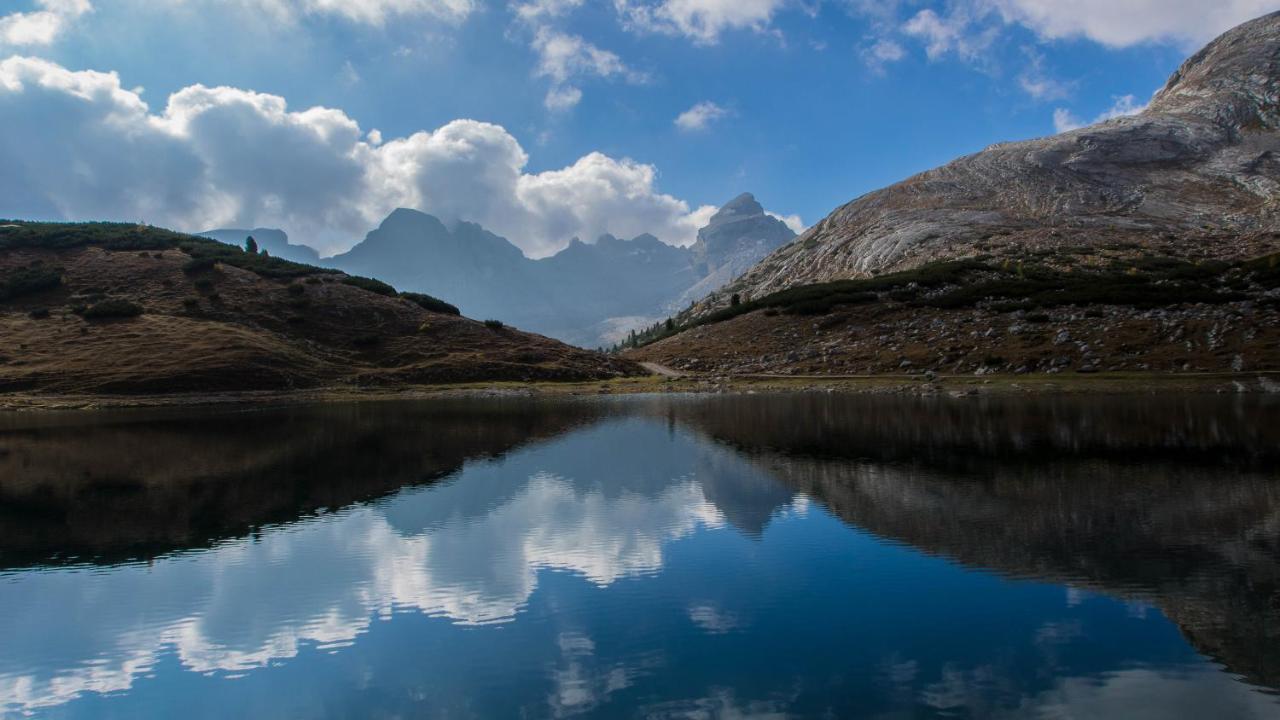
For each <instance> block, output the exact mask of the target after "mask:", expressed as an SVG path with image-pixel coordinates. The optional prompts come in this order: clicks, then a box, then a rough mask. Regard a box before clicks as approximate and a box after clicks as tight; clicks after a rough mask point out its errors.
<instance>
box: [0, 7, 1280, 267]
mask: <svg viewBox="0 0 1280 720" xmlns="http://www.w3.org/2000/svg"><path fill="white" fill-rule="evenodd" d="M1273 10H1280V0H1214V1H1213V2H1206V1H1205V0H595V1H591V0H520V1H518V2H505V3H504V2H497V1H496V0H4V1H3V2H0V128H3V131H2V132H0V168H2V169H3V170H2V172H0V217H9V218H22V219H40V220H119V221H127V222H146V223H150V224H154V225H160V226H164V227H171V228H174V229H178V230H184V231H199V230H205V229H210V228H214V227H279V228H282V229H284V230H285V231H287V232H288V233H289V234H290V238H291V240H293V241H294V242H303V243H306V244H310V245H313V246H314V247H317V248H318V249H320V250H321V251H322V253H324V254H331V253H334V252H339V251H341V250H343V249H345V248H347V247H350V246H351V245H353V244H354V243H356V242H358V241H359V240H360V239H361V238H363V237H364V235H365V233H367V232H368V231H369V230H371V229H372V228H374V227H376V226H377V224H378V223H379V222H380V221H381V219H382V218H383V217H385V216H386V215H387V214H388V213H389V212H390V211H391V210H393V209H395V208H396V207H412V208H416V209H420V210H423V211H426V212H430V213H433V214H436V215H438V216H439V217H441V219H443V220H445V221H446V222H452V221H456V220H469V221H473V222H479V223H480V224H482V225H484V226H485V227H486V228H488V229H490V230H492V231H494V232H496V233H498V234H500V235H503V236H504V237H507V238H508V239H510V240H511V241H512V242H514V243H515V244H516V245H518V246H519V247H520V248H521V249H522V250H524V251H525V253H526V254H528V255H530V256H532V257H542V256H545V255H548V254H550V253H553V252H555V251H557V250H558V249H560V248H562V247H564V246H565V245H566V244H568V242H569V240H570V239H571V238H573V237H581V238H583V239H585V240H591V239H593V238H595V237H597V236H599V235H600V234H603V233H606V232H608V233H612V234H614V235H617V236H620V237H633V236H635V235H639V234H641V233H646V232H649V233H653V234H654V235H656V236H657V237H659V238H660V239H662V240H664V241H666V242H669V243H672V244H678V245H683V244H688V243H690V242H692V241H693V240H694V239H695V237H696V234H697V230H698V228H699V227H701V226H702V225H704V224H705V223H706V221H707V220H708V219H709V218H710V215H711V214H712V213H713V212H714V209H715V207H716V206H717V205H719V204H722V203H724V202H726V201H727V200H729V199H731V198H732V197H734V196H735V195H737V194H738V193H740V192H744V191H749V192H752V193H754V194H755V195H756V197H757V198H758V199H759V200H760V202H761V203H762V204H763V205H764V206H765V207H766V208H767V209H768V210H769V211H770V212H771V213H773V214H775V215H777V216H778V217H781V218H783V219H785V220H786V221H787V222H788V223H789V224H791V225H792V226H793V227H794V228H795V229H797V230H799V229H802V228H803V227H804V226H806V225H809V224H812V223H814V222H816V221H818V220H820V219H821V218H822V217H824V216H825V215H827V214H828V213H829V212H830V211H832V210H833V209H835V208H837V207H839V206H840V205H842V204H844V203H846V202H848V201H850V200H852V199H854V198H856V197H858V196H859V195H862V194H864V193H866V192H869V191H872V190H875V189H877V188H880V187H883V186H885V185H888V184H891V183H893V182H896V181H898V180H902V179H904V178H906V177H908V176H910V175H912V174H914V173H917V172H920V171H922V170H927V169H929V168H931V167H934V166H937V165H940V164H943V163H945V162H947V161H949V160H952V159H954V158H956V157H958V156H961V155H965V154H968V153H972V152H976V151H979V150H981V149H982V148H984V147H986V146H988V145H991V144H993V143H996V142H1004V141H1009V140H1019V139H1025V138H1032V137H1039V136H1044V135H1049V134H1053V133H1055V132H1061V131H1064V130H1069V129H1072V128H1075V127H1079V126H1082V125H1086V124H1089V123H1093V122H1098V121H1102V120H1105V119H1107V118H1109V117H1114V116H1117V115H1122V114H1129V113H1133V112H1138V111H1140V110H1141V109H1142V107H1143V106H1145V104H1146V103H1147V102H1148V101H1149V99H1150V98H1151V95H1152V94H1153V93H1154V92H1155V91H1157V90H1158V89H1159V88H1160V87H1161V86H1162V85H1163V84H1164V82H1165V81H1166V80H1167V79H1168V77H1169V75H1170V74H1171V73H1172V72H1173V71H1174V70H1175V69H1176V68H1177V67H1178V65H1179V64H1180V63H1181V62H1182V60H1183V59H1184V58H1185V57H1186V56H1188V55H1189V54H1191V53H1192V52H1194V51H1195V50H1196V49H1198V48H1199V47H1200V46H1202V45H1203V44H1204V43H1205V42H1207V41H1209V40H1211V39H1212V38H1213V37H1214V36H1216V35H1217V34H1219V33H1221V32H1223V31H1225V30H1227V29H1230V28H1231V27H1233V26H1235V25H1237V24H1239V23H1241V22H1244V21H1246V20H1249V19H1251V18H1253V17H1256V16H1258V15H1261V14H1263V13H1265V12H1270V11H1273Z"/></svg>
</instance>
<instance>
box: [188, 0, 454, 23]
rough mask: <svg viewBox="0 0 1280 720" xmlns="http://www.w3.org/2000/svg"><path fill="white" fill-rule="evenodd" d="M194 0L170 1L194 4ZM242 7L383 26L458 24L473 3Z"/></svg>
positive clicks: (336, 0)
mask: <svg viewBox="0 0 1280 720" xmlns="http://www.w3.org/2000/svg"><path fill="white" fill-rule="evenodd" d="M195 1H197V0H171V2H178V3H183V2H195ZM231 2H232V3H233V4H237V5H239V6H241V7H242V8H245V9H249V10H255V11H260V12H265V13H267V14H269V15H270V16H272V17H273V18H274V19H276V20H281V21H294V20H296V19H298V18H299V17H301V16H304V15H331V16H336V17H340V18H343V19H345V20H349V21H351V22H355V23H362V24H365V25H374V26H382V25H385V24H386V23H387V21H388V20H390V19H392V18H395V17H431V18H436V19H440V20H446V21H450V22H459V21H462V20H464V19H466V17H467V16H468V15H470V14H471V13H472V12H473V11H474V10H475V7H476V3H475V1H474V0H231Z"/></svg>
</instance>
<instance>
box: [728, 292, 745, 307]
mask: <svg viewBox="0 0 1280 720" xmlns="http://www.w3.org/2000/svg"><path fill="white" fill-rule="evenodd" d="M729 304H730V305H732V306H734V307H737V306H738V305H741V304H742V297H741V296H740V295H738V293H734V294H733V295H732V296H730V298H729Z"/></svg>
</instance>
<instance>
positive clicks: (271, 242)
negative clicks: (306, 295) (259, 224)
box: [196, 228, 320, 265]
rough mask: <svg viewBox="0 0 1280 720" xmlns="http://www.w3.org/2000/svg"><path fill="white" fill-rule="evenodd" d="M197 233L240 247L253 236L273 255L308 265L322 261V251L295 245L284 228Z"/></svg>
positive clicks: (259, 244)
mask: <svg viewBox="0 0 1280 720" xmlns="http://www.w3.org/2000/svg"><path fill="white" fill-rule="evenodd" d="M196 235H198V236H199V237H207V238H209V239H210V240H217V241H218V242H224V243H227V244H228V245H237V246H239V247H244V241H245V240H246V239H248V238H250V237H252V238H253V240H254V242H256V243H258V248H259V249H260V250H265V251H267V252H268V253H270V254H271V256H272V257H278V258H284V259H285V260H289V261H290V262H296V263H303V264H306V265H317V264H319V262H320V253H318V252H316V250H315V249H314V248H312V247H310V246H308V245H294V244H293V243H291V242H289V236H288V235H286V234H285V233H284V231H283V230H274V229H272V228H254V229H252V230H237V229H227V230H207V231H205V232H202V233H196Z"/></svg>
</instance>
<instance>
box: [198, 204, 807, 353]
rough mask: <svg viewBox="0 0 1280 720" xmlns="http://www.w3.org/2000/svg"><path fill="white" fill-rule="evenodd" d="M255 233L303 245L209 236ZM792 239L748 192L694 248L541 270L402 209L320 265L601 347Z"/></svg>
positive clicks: (652, 244)
mask: <svg viewBox="0 0 1280 720" xmlns="http://www.w3.org/2000/svg"><path fill="white" fill-rule="evenodd" d="M249 234H253V235H254V237H255V239H258V240H259V242H260V244H263V242H264V241H265V242H266V243H268V244H264V245H263V247H265V248H267V249H268V250H270V251H271V252H272V254H278V255H280V256H281V257H288V256H287V255H284V254H283V252H284V249H287V248H297V247H305V246H298V245H290V244H288V241H287V238H285V236H284V233H283V232H280V231H278V230H276V231H266V230H253V231H244V230H225V231H223V230H219V231H209V232H206V233H203V235H204V236H206V237H211V238H214V239H217V240H221V241H223V242H228V243H231V244H235V245H239V244H242V243H243V242H244V238H245V237H246V236H247V235H249ZM794 237H795V233H793V232H792V231H791V230H790V228H788V227H787V226H786V224H785V223H783V222H782V221H780V220H778V219H776V218H773V217H771V216H769V215H767V214H766V213H765V211H764V208H763V207H762V206H761V205H760V204H759V203H758V202H757V201H756V199H755V198H754V197H753V196H752V195H751V194H750V193H743V194H742V195H739V196H738V197H736V198H734V199H733V200H732V201H730V202H729V203H728V204H726V205H725V206H724V207H723V208H721V209H720V211H719V212H718V213H717V214H716V215H715V216H714V217H713V218H712V220H711V222H710V224H709V225H708V226H707V227H706V228H703V229H702V231H701V232H700V233H699V235H698V240H697V242H696V243H695V244H694V245H693V246H691V247H688V248H685V247H677V246H673V245H668V244H666V243H664V242H662V241H661V240H659V239H658V238H656V237H654V236H653V235H649V234H644V235H640V236H638V237H635V238H632V239H631V240H622V239H619V238H617V237H614V236H613V235H608V234H606V235H602V236H601V237H600V238H598V239H597V240H596V241H595V242H594V243H585V242H582V241H581V240H579V239H577V238H574V239H573V240H572V241H571V242H570V243H569V245H568V246H567V247H566V248H565V249H564V250H561V251H560V252H559V253H556V254H555V255H552V256H550V257H547V258H541V259H537V260H533V259H530V258H527V257H525V255H524V254H523V253H522V252H521V251H520V249H519V248H517V247H516V246H515V245H514V244H512V243H511V242H510V241H508V240H507V239H505V238H503V237H500V236H498V235H495V234H493V233H491V232H489V231H487V230H485V229H484V228H482V227H481V226H479V225H476V224H474V223H468V222H459V223H456V224H455V225H453V226H452V227H447V226H446V225H445V224H444V223H442V222H441V221H440V220H439V219H438V218H436V217H434V216H432V215H428V214H426V213H423V212H419V211H416V210H409V209H404V208H401V209H398V210H396V211H394V212H392V213H391V214H390V215H389V216H388V217H387V218H386V219H385V220H384V221H383V222H382V224H381V225H379V227H378V228H376V229H375V230H373V231H372V232H370V233H369V234H368V235H367V236H366V237H365V239H364V240H363V241H361V242H360V243H358V244H357V245H356V246H354V247H353V248H351V249H350V250H349V251H347V252H345V253H342V254H339V255H336V256H334V257H331V258H327V259H325V260H323V261H320V264H323V265H326V266H328V267H333V268H337V269H340V270H343V271H345V272H349V273H352V274H356V275H363V276H367V277H374V278H378V279H380V280H383V281H386V282H389V283H391V284H392V285H394V286H396V287H397V288H401V289H404V290H411V291H416V292H425V293H429V294H431V295H433V296H436V297H440V298H443V299H447V300H448V301H449V302H451V303H453V304H456V305H457V306H458V307H459V308H461V310H462V312H463V313H464V314H466V315H469V316H471V317H480V318H494V319H498V320H502V321H503V322H506V323H508V324H511V325H515V326H517V327H520V328H523V329H527V330H531V331H533V332H538V333H542V334H544V335H548V336H551V337H555V338H558V339H561V340H564V341H566V342H570V343H574V344H577V345H582V346H586V347H594V346H598V345H610V344H612V343H614V342H615V341H617V340H619V339H621V337H622V336H624V335H625V334H626V332H627V331H628V330H630V329H631V328H634V327H638V326H641V325H647V324H650V323H653V322H655V321H658V320H660V319H662V318H665V317H667V316H670V315H673V314H675V313H676V312H678V311H679V310H681V309H683V308H685V307H687V306H689V305H690V304H691V303H692V302H693V301H694V300H696V299H698V298H700V297H702V296H704V295H706V294H707V293H708V292H711V291H714V290H715V289H717V288H719V287H720V286H721V285H723V284H725V283H726V282H729V281H730V280H732V279H733V278H734V277H735V276H736V275H738V274H740V273H742V272H743V271H745V270H746V269H747V268H749V267H751V266H752V265H753V264H754V263H755V262H756V261H757V260H759V259H760V258H761V257H764V256H765V255H767V254H768V253H769V252H771V251H772V250H774V249H776V248H777V247H779V246H780V245H782V244H783V243H786V242H789V241H790V240H792V239H794ZM277 248H280V249H277ZM307 249H308V250H310V248H307ZM313 262H314V261H313Z"/></svg>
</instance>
